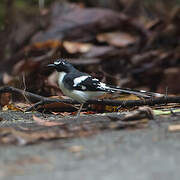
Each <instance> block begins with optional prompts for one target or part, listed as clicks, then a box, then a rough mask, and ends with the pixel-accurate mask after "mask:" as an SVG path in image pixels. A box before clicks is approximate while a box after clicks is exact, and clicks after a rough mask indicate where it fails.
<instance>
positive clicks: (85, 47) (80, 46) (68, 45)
mask: <svg viewBox="0 0 180 180" xmlns="http://www.w3.org/2000/svg"><path fill="white" fill-rule="evenodd" d="M63 46H64V48H65V49H66V50H67V51H68V52H69V53H70V54H75V53H86V52H88V51H89V50H90V49H91V47H92V45H91V44H89V43H79V42H70V41H65V42H64V43H63Z"/></svg>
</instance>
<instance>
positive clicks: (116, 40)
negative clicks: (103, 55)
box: [97, 32, 137, 47]
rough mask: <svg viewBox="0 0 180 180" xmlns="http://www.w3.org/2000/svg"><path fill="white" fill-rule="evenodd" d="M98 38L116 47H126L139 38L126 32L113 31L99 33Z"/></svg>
mask: <svg viewBox="0 0 180 180" xmlns="http://www.w3.org/2000/svg"><path fill="white" fill-rule="evenodd" d="M97 40H98V41H99V42H107V43H108V44H110V45H113V46H116V47H126V46H128V45H130V44H134V43H135V42H136V40H137V38H136V37H134V36H132V35H131V34H129V33H125V32H111V33H103V34H99V35H97Z"/></svg>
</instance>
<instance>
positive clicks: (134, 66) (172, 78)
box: [0, 0, 180, 96]
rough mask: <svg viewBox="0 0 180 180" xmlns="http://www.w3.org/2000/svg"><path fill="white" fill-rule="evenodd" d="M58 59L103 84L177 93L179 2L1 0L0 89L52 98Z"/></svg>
mask: <svg viewBox="0 0 180 180" xmlns="http://www.w3.org/2000/svg"><path fill="white" fill-rule="evenodd" d="M57 58H65V59H67V60H68V61H70V62H71V63H72V64H74V65H75V66H76V67H78V68H79V69H80V70H81V71H84V72H88V73H90V74H91V75H93V76H95V77H97V78H99V79H100V80H101V81H103V82H106V83H108V84H114V85H118V86H121V87H128V88H134V89H144V90H148V91H154V92H160V93H167V94H180V86H179V81H180V1H175V0H171V1H169V0H143V1H141V0H111V1H109V0H76V1H75V0H74V1H73V0H28V1H26V0H1V1H0V84H1V86H3V85H10V86H13V87H17V88H21V89H26V90H27V91H30V92H34V93H37V94H40V95H43V96H50V95H59V94H61V92H60V91H59V89H58V88H57V83H56V81H57V76H56V73H55V72H52V70H50V69H48V68H47V64H48V63H50V62H53V61H54V60H55V59H57Z"/></svg>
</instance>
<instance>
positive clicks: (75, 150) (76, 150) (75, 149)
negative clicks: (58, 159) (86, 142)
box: [69, 145, 84, 153]
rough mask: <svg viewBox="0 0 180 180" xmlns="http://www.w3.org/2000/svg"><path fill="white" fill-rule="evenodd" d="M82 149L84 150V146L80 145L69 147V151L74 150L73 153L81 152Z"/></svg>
mask: <svg viewBox="0 0 180 180" xmlns="http://www.w3.org/2000/svg"><path fill="white" fill-rule="evenodd" d="M82 150H84V147H83V146H79V145H75V146H71V147H70V148H69V151H70V152H72V153H78V152H80V151H82Z"/></svg>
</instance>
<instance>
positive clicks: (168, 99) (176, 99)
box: [0, 86, 180, 111]
mask: <svg viewBox="0 0 180 180" xmlns="http://www.w3.org/2000/svg"><path fill="white" fill-rule="evenodd" d="M5 92H10V93H12V94H19V95H22V96H23V95H25V96H26V97H27V98H29V100H30V101H31V102H37V103H35V104H34V105H33V106H31V107H30V108H28V109H27V110H26V111H31V110H33V109H36V108H37V107H38V106H40V105H45V104H50V103H55V102H59V103H67V104H79V103H78V102H77V101H74V100H71V99H55V98H46V97H43V96H40V95H37V94H34V93H30V92H27V91H24V90H21V89H17V88H14V87H9V86H7V87H0V94H1V93H5ZM86 103H87V104H101V105H109V106H120V107H122V108H123V107H134V106H145V105H148V106H154V105H162V104H168V103H180V96H164V97H159V98H152V99H144V100H128V101H118V100H107V99H105V100H89V101H87V102H86Z"/></svg>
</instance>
